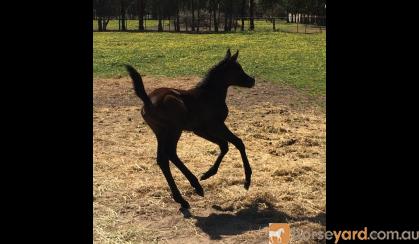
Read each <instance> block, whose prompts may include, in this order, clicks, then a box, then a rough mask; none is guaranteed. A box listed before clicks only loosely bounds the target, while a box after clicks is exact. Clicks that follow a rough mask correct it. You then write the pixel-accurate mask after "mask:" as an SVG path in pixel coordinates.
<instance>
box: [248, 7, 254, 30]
mask: <svg viewBox="0 0 419 244" xmlns="http://www.w3.org/2000/svg"><path fill="white" fill-rule="evenodd" d="M254 11H255V0H250V3H249V15H250V30H254V29H255V23H254V20H253V18H254Z"/></svg>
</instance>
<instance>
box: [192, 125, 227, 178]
mask: <svg viewBox="0 0 419 244" xmlns="http://www.w3.org/2000/svg"><path fill="white" fill-rule="evenodd" d="M195 134H196V135H198V136H200V137H202V138H204V139H207V140H208V141H210V142H213V143H215V144H217V145H218V146H219V147H220V154H219V155H218V157H217V159H216V160H215V163H214V164H213V165H212V166H211V168H209V169H208V171H207V172H205V173H204V174H203V175H202V176H201V178H200V180H206V179H208V178H210V177H211V176H213V175H215V174H216V173H217V171H218V168H219V167H220V164H221V161H222V160H223V158H224V155H226V154H227V152H228V142H227V141H226V140H223V139H220V138H218V137H215V136H213V135H211V134H210V133H207V132H204V131H195Z"/></svg>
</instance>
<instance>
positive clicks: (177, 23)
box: [175, 6, 180, 32]
mask: <svg viewBox="0 0 419 244" xmlns="http://www.w3.org/2000/svg"><path fill="white" fill-rule="evenodd" d="M175 29H176V31H177V32H179V31H180V23H179V6H178V8H177V10H176V26H175Z"/></svg>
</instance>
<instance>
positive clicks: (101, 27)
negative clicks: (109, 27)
mask: <svg viewBox="0 0 419 244" xmlns="http://www.w3.org/2000/svg"><path fill="white" fill-rule="evenodd" d="M97 30H98V31H103V25H102V18H101V17H99V18H98V19H97Z"/></svg>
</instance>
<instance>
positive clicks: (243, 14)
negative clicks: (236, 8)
mask: <svg viewBox="0 0 419 244" xmlns="http://www.w3.org/2000/svg"><path fill="white" fill-rule="evenodd" d="M240 15H241V18H242V26H241V28H240V30H241V31H244V16H245V15H246V0H242V6H241V11H240Z"/></svg>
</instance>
